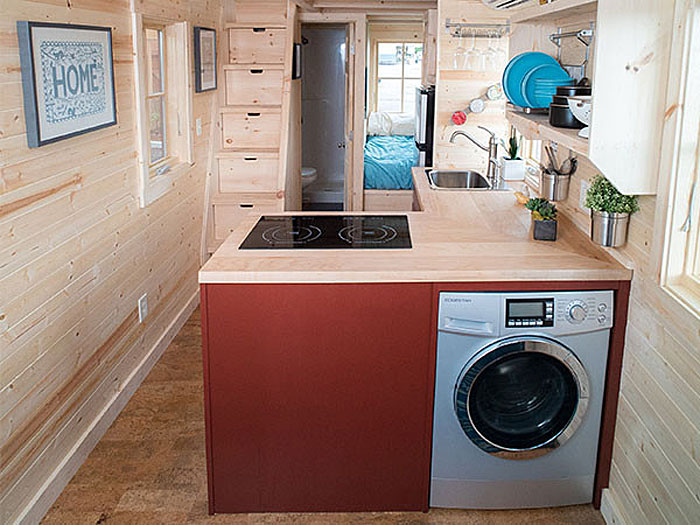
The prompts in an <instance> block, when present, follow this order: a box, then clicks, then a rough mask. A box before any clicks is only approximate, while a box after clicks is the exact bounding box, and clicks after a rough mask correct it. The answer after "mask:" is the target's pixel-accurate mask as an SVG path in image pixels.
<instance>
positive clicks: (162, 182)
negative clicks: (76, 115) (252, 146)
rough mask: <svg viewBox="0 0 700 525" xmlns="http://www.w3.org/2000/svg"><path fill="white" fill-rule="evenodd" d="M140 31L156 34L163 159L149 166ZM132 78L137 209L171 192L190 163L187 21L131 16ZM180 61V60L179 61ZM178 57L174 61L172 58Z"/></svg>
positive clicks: (143, 49)
mask: <svg viewBox="0 0 700 525" xmlns="http://www.w3.org/2000/svg"><path fill="white" fill-rule="evenodd" d="M146 28H160V29H162V42H163V52H162V63H163V65H164V66H163V69H164V71H163V73H164V75H163V87H164V91H165V96H164V99H163V101H164V102H163V104H164V107H165V112H164V115H163V127H164V131H165V136H164V143H165V147H166V155H165V156H164V157H163V158H161V159H158V160H157V161H155V162H151V160H150V159H151V157H150V153H151V148H150V129H151V128H150V124H149V108H148V100H149V93H150V87H149V83H148V81H149V80H150V79H147V78H146V75H147V71H148V57H147V52H146V42H145V40H146V38H145V35H146ZM132 31H133V33H132V34H133V48H134V78H135V82H134V84H135V95H136V97H135V98H136V100H135V102H136V119H137V120H136V124H137V134H136V142H137V151H138V168H139V205H140V207H141V208H145V207H146V206H148V205H150V204H151V203H153V202H154V201H155V200H157V199H158V198H160V197H162V196H163V195H165V194H166V193H167V192H168V191H170V190H171V189H172V188H173V185H174V184H173V183H174V181H175V180H176V179H177V178H178V177H179V176H180V175H182V174H183V173H185V172H186V171H187V168H189V166H191V165H192V164H193V162H194V141H193V126H192V121H193V116H192V115H193V111H192V107H193V98H192V92H193V89H192V82H193V78H192V75H193V68H192V63H193V61H192V49H191V46H192V44H191V41H192V34H193V29H192V27H191V26H190V23H189V22H182V21H175V20H168V19H164V18H156V17H150V16H149V17H146V16H143V15H141V14H140V13H133V14H132ZM182 57H185V59H184V60H183V59H182ZM178 58H179V59H178Z"/></svg>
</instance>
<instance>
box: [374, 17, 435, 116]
mask: <svg viewBox="0 0 700 525" xmlns="http://www.w3.org/2000/svg"><path fill="white" fill-rule="evenodd" d="M424 33H425V24H424V23H423V22H418V21H401V22H371V23H370V24H369V25H368V34H367V56H368V61H367V66H368V73H369V75H368V77H369V78H368V83H367V86H368V87H367V95H368V96H367V105H366V111H367V112H368V113H370V112H376V111H377V103H378V87H379V85H378V65H379V53H378V50H379V44H380V43H389V44H391V43H401V44H421V45H423V59H425V42H424ZM402 52H403V51H402ZM401 67H402V69H403V67H404V65H403V64H402V66H401ZM411 78H413V77H411ZM416 78H419V81H420V82H422V81H423V75H422V72H421V75H420V76H419V77H416ZM403 97H404V94H403V82H402V91H401V101H402V102H401V103H402V107H403Z"/></svg>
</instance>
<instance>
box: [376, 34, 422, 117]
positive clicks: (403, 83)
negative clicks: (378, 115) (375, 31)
mask: <svg viewBox="0 0 700 525" xmlns="http://www.w3.org/2000/svg"><path fill="white" fill-rule="evenodd" d="M380 44H394V45H397V46H398V45H401V76H400V77H394V76H381V75H380V74H379V46H380ZM409 44H414V45H418V44H420V45H422V44H423V43H422V41H421V42H416V41H404V40H402V39H401V40H400V41H398V42H397V41H393V40H391V39H387V40H383V39H381V40H380V39H378V40H377V41H376V42H375V46H376V51H375V53H374V60H375V61H376V64H375V68H376V69H375V71H376V74H375V79H374V81H375V93H376V96H375V97H374V111H379V82H381V81H382V80H400V81H401V88H400V93H401V109H400V110H399V111H387V113H408V111H407V110H406V107H405V105H406V104H405V103H406V91H405V90H406V79H408V80H418V82H419V83H420V81H421V79H422V76H421V75H420V74H419V75H418V76H416V77H407V76H406V60H405V58H406V46H407V45H409ZM423 56H425V53H423ZM422 65H423V57H421V69H422Z"/></svg>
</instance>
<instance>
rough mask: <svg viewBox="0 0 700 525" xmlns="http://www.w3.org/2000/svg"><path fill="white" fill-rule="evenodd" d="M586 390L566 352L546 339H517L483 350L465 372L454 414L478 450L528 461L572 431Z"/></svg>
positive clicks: (582, 374) (585, 399) (580, 372)
mask: <svg viewBox="0 0 700 525" xmlns="http://www.w3.org/2000/svg"><path fill="white" fill-rule="evenodd" d="M587 391H588V377H587V376H586V372H585V370H584V369H583V367H582V366H581V363H580V362H579V361H578V359H577V358H576V356H574V355H573V354H572V352H571V351H570V350H568V349H567V348H565V347H563V346H562V345H560V344H558V343H556V342H554V341H551V340H547V339H545V338H539V337H529V338H522V337H519V338H514V339H510V340H504V341H501V342H499V343H497V344H494V345H491V346H489V347H487V348H486V349H484V350H483V351H482V352H480V353H479V354H478V355H477V356H476V357H475V358H474V359H473V360H472V361H471V362H470V363H469V364H468V365H467V366H465V367H464V369H463V371H462V373H461V374H460V377H459V380H458V381H457V384H456V387H455V412H456V414H457V418H458V419H459V423H460V425H461V427H462V429H463V430H464V433H465V434H466V435H467V436H468V437H469V439H470V440H472V442H473V443H475V444H476V445H477V446H478V447H479V448H481V449H482V450H485V451H486V452H488V453H490V454H494V455H497V456H499V457H502V458H508V459H530V458H532V457H536V456H538V455H542V454H546V453H548V452H549V451H551V450H553V449H554V448H556V447H558V446H560V445H561V444H563V443H564V442H565V441H566V440H567V439H568V438H569V437H570V436H571V435H572V434H573V433H574V432H575V431H576V428H577V427H578V425H579V424H580V422H581V419H582V417H583V415H584V414H585V411H586V408H587V406H588V395H587Z"/></svg>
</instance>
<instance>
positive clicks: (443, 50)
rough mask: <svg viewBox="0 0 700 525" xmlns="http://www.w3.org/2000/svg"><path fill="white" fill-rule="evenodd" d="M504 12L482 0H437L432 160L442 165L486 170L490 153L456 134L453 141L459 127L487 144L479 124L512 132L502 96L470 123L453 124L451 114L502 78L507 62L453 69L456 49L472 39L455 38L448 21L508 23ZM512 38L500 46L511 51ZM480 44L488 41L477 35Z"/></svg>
mask: <svg viewBox="0 0 700 525" xmlns="http://www.w3.org/2000/svg"><path fill="white" fill-rule="evenodd" d="M506 18H507V17H506V16H504V15H503V13H502V12H499V11H495V10H493V9H489V8H488V7H485V6H484V5H483V3H482V2H481V0H439V2H438V21H437V42H438V44H437V46H438V67H437V69H438V71H437V86H438V88H437V95H436V97H437V98H436V110H435V151H434V159H433V164H434V165H435V166H437V167H440V168H455V167H459V168H472V169H476V170H478V171H480V172H482V173H485V172H486V164H487V157H488V155H487V154H486V152H484V151H482V150H480V149H479V148H477V147H476V146H474V145H473V144H472V143H471V142H469V141H468V140H467V139H465V138H464V137H458V138H457V139H456V143H455V144H450V142H449V139H450V135H452V133H453V132H454V131H455V130H457V129H461V130H462V131H465V132H467V133H469V134H470V135H472V136H473V137H474V138H476V139H477V140H480V141H481V142H482V143H483V144H486V143H487V142H488V134H487V133H486V132H485V131H484V130H481V129H478V128H477V127H476V126H484V127H486V128H488V129H490V130H491V131H493V132H494V133H496V134H497V135H498V136H499V137H505V136H507V133H508V129H509V127H508V123H507V122H506V119H505V97H504V98H503V99H502V100H500V101H495V102H488V103H487V104H486V109H485V110H484V112H483V113H480V114H470V115H469V116H468V117H467V123H466V124H464V125H462V126H455V125H453V124H452V121H451V120H450V117H451V116H452V113H453V112H455V111H457V110H461V109H464V108H466V107H468V106H469V102H470V101H471V100H472V99H474V98H478V97H480V96H482V95H483V94H484V93H485V91H486V89H487V88H488V87H489V86H491V85H493V84H496V83H499V82H500V81H501V75H502V73H503V67H505V61H504V62H503V64H502V67H500V66H499V67H498V68H497V70H496V71H488V72H481V71H463V70H455V69H454V65H453V64H454V58H453V57H454V52H455V50H456V49H457V47H458V46H459V45H460V44H461V45H462V47H465V48H467V49H468V48H469V47H470V46H471V40H470V39H469V38H463V39H457V38H452V37H451V36H450V35H449V34H448V33H447V30H446V29H445V21H446V20H447V19H450V20H451V21H452V22H476V23H486V22H497V23H500V22H505V20H506ZM507 40H508V38H505V39H504V41H503V42H501V45H502V46H503V48H504V50H505V51H506V53H507V51H508V43H507ZM476 46H477V47H478V48H479V49H482V48H484V47H486V46H487V41H486V39H477V41H476Z"/></svg>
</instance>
